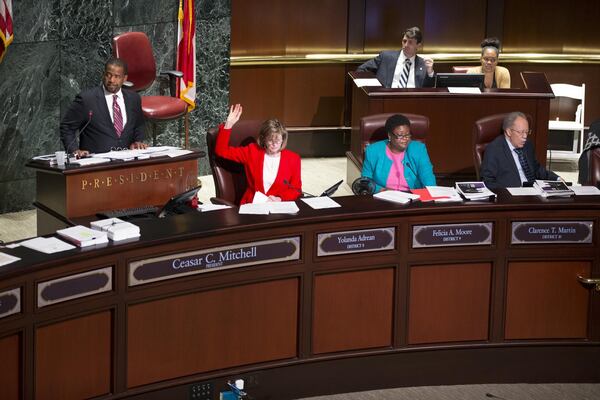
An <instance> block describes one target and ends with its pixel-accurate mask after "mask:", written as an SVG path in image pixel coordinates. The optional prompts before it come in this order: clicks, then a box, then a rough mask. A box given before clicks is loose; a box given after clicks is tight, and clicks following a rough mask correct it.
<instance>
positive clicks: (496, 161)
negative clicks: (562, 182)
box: [481, 135, 558, 189]
mask: <svg viewBox="0 0 600 400" xmlns="http://www.w3.org/2000/svg"><path fill="white" fill-rule="evenodd" d="M523 153H524V154H525V158H526V159H527V163H528V164H529V167H530V168H531V169H532V170H533V172H534V173H535V179H543V180H556V179H558V175H556V174H555V173H554V172H552V171H548V170H547V169H546V168H544V166H543V165H540V163H538V161H537V160H536V159H535V154H534V149H533V145H532V144H531V142H530V141H529V140H528V141H527V142H525V146H523ZM481 179H483V182H485V185H486V186H487V187H489V188H490V189H495V188H506V187H520V186H521V178H520V177H519V170H518V169H517V165H516V164H515V160H514V157H513V156H512V154H511V151H510V147H508V143H506V139H505V136H504V135H500V136H498V137H497V138H496V139H494V140H493V141H492V142H491V143H490V144H489V145H488V146H487V147H486V148H485V153H484V154H483V161H482V162H481Z"/></svg>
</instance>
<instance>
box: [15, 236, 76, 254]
mask: <svg viewBox="0 0 600 400" xmlns="http://www.w3.org/2000/svg"><path fill="white" fill-rule="evenodd" d="M21 246H23V247H27V248H29V249H32V250H37V251H40V252H42V253H46V254H52V253H58V252H61V251H65V250H71V249H74V248H75V246H73V245H72V244H69V243H67V242H63V241H62V240H60V239H58V238H55V237H49V238H44V237H36V238H33V239H29V240H26V241H24V242H21Z"/></svg>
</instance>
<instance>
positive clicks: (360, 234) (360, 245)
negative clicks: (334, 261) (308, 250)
mask: <svg viewBox="0 0 600 400" xmlns="http://www.w3.org/2000/svg"><path fill="white" fill-rule="evenodd" d="M395 238H396V228H392V227H390V228H375V229H364V230H359V231H343V232H331V233H319V234H318V235H317V243H318V247H317V256H319V257H321V256H333V255H337V254H349V253H361V252H365V251H382V250H392V249H394V247H395Z"/></svg>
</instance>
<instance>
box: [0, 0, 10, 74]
mask: <svg viewBox="0 0 600 400" xmlns="http://www.w3.org/2000/svg"><path fill="white" fill-rule="evenodd" d="M12 15H13V14H12V0H0V62H2V59H3V58H4V54H5V53H6V48H7V47H8V45H9V44H10V43H11V42H12V40H13V20H12Z"/></svg>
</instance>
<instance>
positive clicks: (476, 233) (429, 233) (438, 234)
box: [412, 222, 494, 248]
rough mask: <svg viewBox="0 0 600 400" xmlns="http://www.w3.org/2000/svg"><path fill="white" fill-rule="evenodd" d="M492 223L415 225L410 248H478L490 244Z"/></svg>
mask: <svg viewBox="0 0 600 400" xmlns="http://www.w3.org/2000/svg"><path fill="white" fill-rule="evenodd" d="M493 228H494V223H493V222H482V223H464V224H441V225H415V226H413V240H412V247H413V248H419V247H449V246H478V245H486V244H492V230H493Z"/></svg>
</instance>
